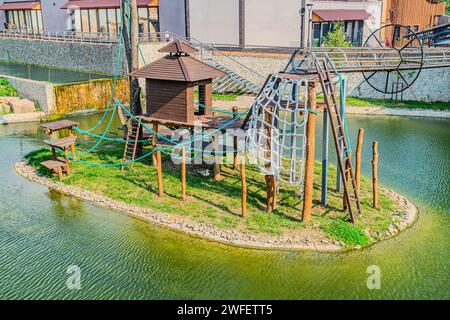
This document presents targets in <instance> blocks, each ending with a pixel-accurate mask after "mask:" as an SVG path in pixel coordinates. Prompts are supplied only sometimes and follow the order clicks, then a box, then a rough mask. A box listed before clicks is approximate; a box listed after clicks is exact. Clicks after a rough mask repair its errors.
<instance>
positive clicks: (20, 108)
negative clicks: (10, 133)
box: [9, 99, 36, 113]
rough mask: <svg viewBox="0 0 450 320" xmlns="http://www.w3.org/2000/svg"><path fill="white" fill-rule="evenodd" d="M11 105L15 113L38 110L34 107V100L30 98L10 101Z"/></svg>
mask: <svg viewBox="0 0 450 320" xmlns="http://www.w3.org/2000/svg"><path fill="white" fill-rule="evenodd" d="M9 105H10V106H11V110H12V111H13V112H14V113H29V112H35V111H36V109H35V108H34V102H33V101H31V100H28V99H21V100H17V101H10V102H9Z"/></svg>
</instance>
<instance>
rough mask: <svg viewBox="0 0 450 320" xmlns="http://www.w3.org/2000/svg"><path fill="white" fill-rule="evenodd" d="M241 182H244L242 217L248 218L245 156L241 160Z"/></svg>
mask: <svg viewBox="0 0 450 320" xmlns="http://www.w3.org/2000/svg"><path fill="white" fill-rule="evenodd" d="M241 182H242V217H243V218H246V217H247V181H246V178H245V154H244V155H243V157H242V159H241Z"/></svg>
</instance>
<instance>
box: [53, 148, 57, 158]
mask: <svg viewBox="0 0 450 320" xmlns="http://www.w3.org/2000/svg"><path fill="white" fill-rule="evenodd" d="M52 158H53V160H58V156H57V155H56V151H55V147H52Z"/></svg>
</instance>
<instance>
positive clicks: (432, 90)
mask: <svg viewBox="0 0 450 320" xmlns="http://www.w3.org/2000/svg"><path fill="white" fill-rule="evenodd" d="M380 75H381V77H379V79H375V78H376V76H374V77H373V78H372V79H371V80H374V79H375V80H376V81H378V83H379V84H380V86H381V87H382V86H383V85H384V84H385V77H386V74H385V73H384V74H380ZM391 76H393V75H391ZM404 76H405V77H406V78H408V76H407V75H404ZM348 79H349V81H348V92H349V94H350V95H351V96H353V97H360V98H372V99H391V95H390V94H388V95H384V94H383V93H380V92H378V91H376V90H374V89H373V88H372V87H371V86H370V85H369V84H367V82H365V81H364V78H363V76H362V75H361V74H360V73H354V74H351V75H349V77H348ZM407 80H409V79H407ZM390 83H391V82H390ZM398 98H400V94H399V95H398ZM403 100H415V101H426V102H433V101H438V102H450V68H440V69H425V70H422V72H421V73H420V75H419V77H418V78H417V80H416V81H415V82H414V84H413V85H412V86H411V87H410V88H408V89H406V90H405V91H404V92H403Z"/></svg>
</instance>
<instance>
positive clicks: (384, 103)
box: [347, 97, 450, 110]
mask: <svg viewBox="0 0 450 320" xmlns="http://www.w3.org/2000/svg"><path fill="white" fill-rule="evenodd" d="M347 105H349V106H352V107H385V108H395V109H429V110H450V103H449V102H421V101H393V100H379V99H360V98H353V97H348V98H347Z"/></svg>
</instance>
